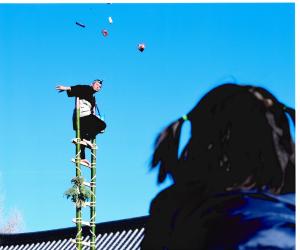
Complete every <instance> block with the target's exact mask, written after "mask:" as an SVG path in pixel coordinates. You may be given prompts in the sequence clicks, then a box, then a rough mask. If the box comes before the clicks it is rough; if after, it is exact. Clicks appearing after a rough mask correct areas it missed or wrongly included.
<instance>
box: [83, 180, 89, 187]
mask: <svg viewBox="0 0 300 250" xmlns="http://www.w3.org/2000/svg"><path fill="white" fill-rule="evenodd" d="M82 184H83V185H85V186H87V187H91V183H90V182H86V181H84V182H83V183H82Z"/></svg>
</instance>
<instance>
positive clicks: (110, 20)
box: [108, 16, 113, 24]
mask: <svg viewBox="0 0 300 250" xmlns="http://www.w3.org/2000/svg"><path fill="white" fill-rule="evenodd" d="M108 22H109V23H110V24H112V23H113V20H112V18H111V16H110V17H108Z"/></svg>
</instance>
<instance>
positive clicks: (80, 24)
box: [76, 22, 85, 28]
mask: <svg viewBox="0 0 300 250" xmlns="http://www.w3.org/2000/svg"><path fill="white" fill-rule="evenodd" d="M76 25H78V26H80V27H82V28H85V25H84V24H82V23H79V22H76Z"/></svg>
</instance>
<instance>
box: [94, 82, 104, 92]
mask: <svg viewBox="0 0 300 250" xmlns="http://www.w3.org/2000/svg"><path fill="white" fill-rule="evenodd" d="M101 87H102V84H101V83H100V82H94V83H93V84H92V88H93V90H94V91H96V92H98V91H99V90H100V89H101Z"/></svg>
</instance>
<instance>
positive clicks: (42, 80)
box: [0, 3, 295, 232]
mask: <svg viewBox="0 0 300 250" xmlns="http://www.w3.org/2000/svg"><path fill="white" fill-rule="evenodd" d="M109 16H111V17H112V19H113V24H109V23H108V17H109ZM76 21H78V22H81V23H83V24H85V25H86V28H81V27H79V26H77V25H75V22H76ZM103 28H106V29H107V30H108V31H109V35H108V36H107V37H103V36H102V34H101V30H102V29H103ZM294 29H295V25H294V4H291V3H285V4H279V3H277V4H253V3H252V4H204V3H193V4H154V3H153V4H0V106H1V121H0V131H1V134H2V136H1V137H2V143H1V144H0V158H1V162H0V194H1V196H2V197H4V201H5V210H4V213H5V215H8V214H9V212H10V211H11V210H12V209H14V208H16V209H18V210H19V211H20V212H21V214H22V215H23V219H24V222H25V228H24V230H25V231H28V232H29V231H40V230H49V229H56V228H62V227H70V226H73V224H72V222H71V220H72V218H73V217H74V216H75V208H74V206H73V205H72V203H71V202H70V201H69V200H67V199H66V198H64V197H63V193H64V191H65V190H66V189H68V188H69V187H70V186H71V183H70V180H71V178H72V177H73V176H74V175H75V167H74V165H73V164H72V163H71V161H70V159H71V158H72V157H73V155H74V150H75V147H74V146H73V145H72V144H71V143H70V140H71V139H72V138H73V137H74V131H72V123H71V116H72V110H73V107H74V100H73V99H72V98H67V96H66V94H65V93H61V94H58V93H57V92H56V91H55V86H56V85H58V84H63V85H68V86H69V85H75V84H85V83H86V84H90V82H91V81H92V80H94V79H97V78H100V79H104V85H103V89H102V91H101V92H100V93H98V94H97V95H96V98H97V102H98V105H99V107H100V110H101V113H102V114H104V115H105V119H106V122H107V125H108V127H107V130H106V132H105V134H103V135H100V136H98V137H97V144H98V146H99V150H98V151H97V156H98V159H97V160H98V161H97V222H103V221H110V220H118V219H124V218H130V217H136V216H142V215H147V214H148V209H149V204H150V201H151V199H152V198H153V197H154V196H155V194H156V193H157V192H158V191H159V190H161V189H162V188H164V187H165V186H166V185H168V184H169V183H170V182H169V183H166V184H164V185H161V186H157V185H156V172H155V171H153V172H150V171H149V160H150V157H151V153H152V150H153V142H154V139H155V137H156V135H157V134H158V132H159V131H160V130H161V129H163V128H164V127H165V126H166V125H168V124H169V123H170V122H172V121H173V120H175V119H177V118H179V117H180V116H181V115H183V114H185V113H187V112H188V111H189V110H190V109H191V108H192V107H193V106H194V105H195V104H196V102H197V101H198V100H199V98H201V96H203V94H205V93H206V92H207V91H208V90H210V89H211V88H213V87H215V86H216V85H218V84H221V83H224V82H235V83H244V84H254V85H259V86H262V87H265V88H267V89H269V90H270V91H271V92H272V93H274V94H275V96H277V97H278V99H279V100H281V101H282V102H283V103H285V104H287V105H289V106H292V107H294V106H295V47H294V46H295V44H294V40H295V35H294ZM138 43H145V45H146V49H145V51H144V52H143V53H141V52H139V51H138V50H137V44H138ZM184 130H185V133H184V134H185V135H187V134H188V132H187V131H188V127H185V128H184ZM185 137H187V136H185ZM183 139H185V138H183ZM87 152H88V151H87ZM85 175H86V176H87V177H88V171H85ZM86 210H87V209H86ZM83 216H84V218H85V219H88V213H86V212H84V214H83Z"/></svg>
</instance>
